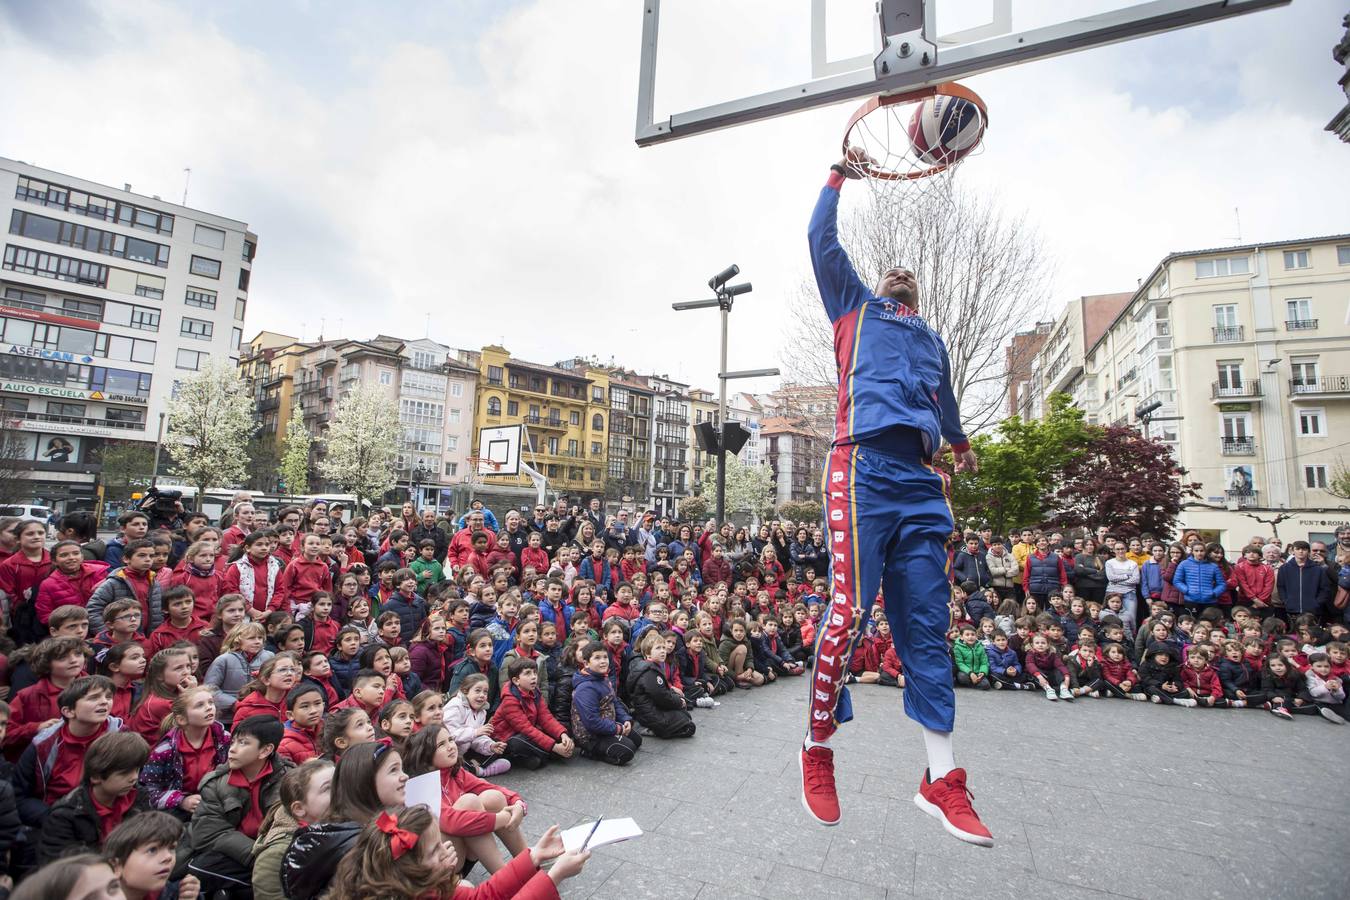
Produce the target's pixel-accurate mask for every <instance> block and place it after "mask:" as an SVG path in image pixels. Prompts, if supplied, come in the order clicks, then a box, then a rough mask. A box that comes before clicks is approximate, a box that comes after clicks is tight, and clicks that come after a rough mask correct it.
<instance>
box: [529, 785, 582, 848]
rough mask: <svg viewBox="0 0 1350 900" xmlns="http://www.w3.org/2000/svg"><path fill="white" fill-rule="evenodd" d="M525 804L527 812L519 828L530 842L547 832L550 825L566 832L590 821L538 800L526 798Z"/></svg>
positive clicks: (571, 811)
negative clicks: (574, 826) (527, 808)
mask: <svg viewBox="0 0 1350 900" xmlns="http://www.w3.org/2000/svg"><path fill="white" fill-rule="evenodd" d="M541 795H542V796H547V794H546V793H543V792H535V793H534V794H533V796H541ZM525 803H526V805H527V806H528V807H529V811H528V813H527V814H526V816H525V820H524V821H523V822H521V828H522V830H523V832H524V834H525V836H526V837H527V838H529V839H530V840H531V841H534V840H538V839H539V836H540V835H541V834H543V833H544V832H545V831H547V830H548V827H549V826H550V825H557V826H558V827H559V828H561V829H562V830H564V831H566V830H567V829H569V828H571V827H572V826H573V825H579V824H581V823H582V822H589V821H590V819H589V818H587V817H586V816H583V815H581V814H580V813H577V812H574V811H573V810H570V809H563V808H562V807H560V806H554V805H552V804H551V803H541V802H539V801H538V800H531V799H530V798H529V797H528V796H527V797H526V798H525Z"/></svg>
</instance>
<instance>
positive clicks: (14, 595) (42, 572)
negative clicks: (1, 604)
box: [0, 550, 52, 614]
mask: <svg viewBox="0 0 1350 900" xmlns="http://www.w3.org/2000/svg"><path fill="white" fill-rule="evenodd" d="M51 573H52V555H51V554H50V553H48V552H47V551H46V550H43V551H42V556H41V557H39V558H38V559H37V560H36V561H34V560H31V559H29V558H28V557H26V556H24V555H23V554H22V553H15V554H14V555H13V556H11V557H9V559H6V560H5V561H4V562H0V591H4V592H5V594H6V595H8V596H9V608H10V613H11V614H12V613H13V611H14V610H16V609H18V608H19V607H21V606H23V605H24V604H25V603H32V602H33V601H34V600H36V599H37V588H38V585H40V584H42V581H43V579H45V578H46V577H47V576H48V575H50V574H51Z"/></svg>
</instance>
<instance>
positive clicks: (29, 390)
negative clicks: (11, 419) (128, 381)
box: [0, 381, 147, 406]
mask: <svg viewBox="0 0 1350 900" xmlns="http://www.w3.org/2000/svg"><path fill="white" fill-rule="evenodd" d="M0 391H9V392H11V393H14V394H27V395H28V396H30V397H54V398H57V399H60V400H103V401H105V402H110V403H135V404H137V405H139V406H145V405H147V401H146V398H144V397H133V396H132V395H130V394H108V393H105V392H103V391H82V390H80V389H79V388H68V387H59V386H58V385H54V384H32V383H30V382H27V381H0Z"/></svg>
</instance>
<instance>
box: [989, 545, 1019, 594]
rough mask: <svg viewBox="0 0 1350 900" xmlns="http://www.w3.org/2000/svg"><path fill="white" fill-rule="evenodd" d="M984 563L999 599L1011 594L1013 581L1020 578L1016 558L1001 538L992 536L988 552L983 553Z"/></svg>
mask: <svg viewBox="0 0 1350 900" xmlns="http://www.w3.org/2000/svg"><path fill="white" fill-rule="evenodd" d="M984 564H985V566H986V567H987V568H988V569H989V580H990V584H991V585H992V586H993V588H994V593H996V594H998V596H999V598H1000V599H1006V598H1008V597H1011V596H1013V583H1014V582H1016V581H1019V580H1021V577H1022V576H1021V573H1020V572H1018V571H1017V560H1015V559H1013V555H1012V551H1011V550H1009V549H1008V548H1007V547H1005V546H1004V545H1003V538H1001V537H997V536H995V537H993V538H992V540H990V542H989V552H988V553H986V554H985V555H984Z"/></svg>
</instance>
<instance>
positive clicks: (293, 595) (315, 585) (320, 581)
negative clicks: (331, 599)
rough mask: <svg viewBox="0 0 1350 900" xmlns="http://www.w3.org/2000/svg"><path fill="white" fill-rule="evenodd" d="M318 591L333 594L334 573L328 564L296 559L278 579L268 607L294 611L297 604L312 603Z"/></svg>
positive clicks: (318, 560)
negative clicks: (312, 598)
mask: <svg viewBox="0 0 1350 900" xmlns="http://www.w3.org/2000/svg"><path fill="white" fill-rule="evenodd" d="M317 591H326V592H328V593H330V594H331V593H332V592H333V573H332V571H331V570H330V569H329V568H328V564H327V563H325V562H324V561H323V560H321V559H316V560H314V561H313V562H310V561H309V560H307V559H304V558H299V559H295V560H293V561H292V562H291V564H290V565H288V566H287V567H286V568H285V569H284V570H283V571H282V573H281V577H280V578H278V579H277V590H276V593H275V594H274V595H273V596H272V602H271V603H270V604H268V607H269V608H270V609H285V610H293V609H295V607H296V604H299V603H308V602H310V598H311V597H313V596H314V594H315V592H317Z"/></svg>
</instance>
